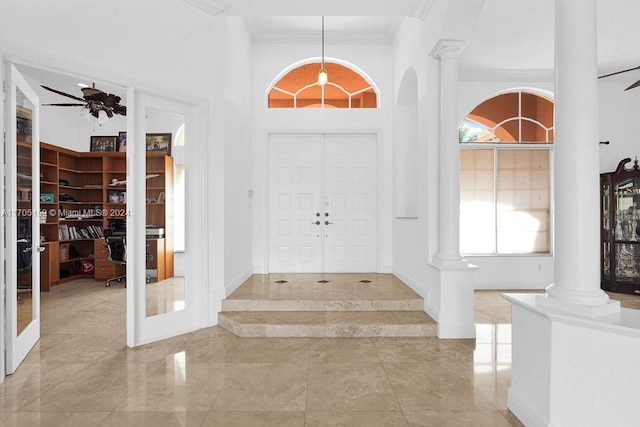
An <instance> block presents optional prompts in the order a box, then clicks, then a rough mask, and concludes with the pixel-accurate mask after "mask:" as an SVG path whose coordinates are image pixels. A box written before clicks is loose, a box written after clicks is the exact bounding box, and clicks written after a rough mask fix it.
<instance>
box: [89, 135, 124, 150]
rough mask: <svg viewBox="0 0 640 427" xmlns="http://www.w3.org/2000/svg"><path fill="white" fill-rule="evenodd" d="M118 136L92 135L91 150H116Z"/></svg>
mask: <svg viewBox="0 0 640 427" xmlns="http://www.w3.org/2000/svg"><path fill="white" fill-rule="evenodd" d="M117 141H118V137H117V136H92V137H91V148H90V151H116V145H117Z"/></svg>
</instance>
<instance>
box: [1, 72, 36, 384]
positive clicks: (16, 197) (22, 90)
mask: <svg viewBox="0 0 640 427" xmlns="http://www.w3.org/2000/svg"><path fill="white" fill-rule="evenodd" d="M7 71H8V72H7V78H8V83H9V84H8V87H9V88H10V89H9V94H8V96H7V102H8V104H7V105H6V107H5V108H6V110H7V112H8V113H9V114H8V123H7V126H6V128H7V130H8V135H7V144H8V150H7V156H6V157H5V168H6V169H7V170H8V171H9V173H8V176H9V179H8V182H7V191H6V193H5V197H6V201H5V210H6V212H7V215H6V216H5V218H6V221H5V230H6V232H7V239H6V247H5V251H6V253H7V258H8V261H7V295H6V298H7V301H6V306H7V318H6V319H7V324H6V326H7V329H6V335H7V349H6V361H5V362H6V373H7V374H11V373H13V372H14V371H15V370H16V369H17V367H18V365H20V363H21V362H22V361H23V360H24V358H25V357H26V355H27V353H28V352H29V351H30V350H31V348H32V347H33V346H34V345H35V343H36V342H37V341H38V339H39V338H40V255H39V252H40V251H41V250H42V249H43V248H42V247H41V246H40V227H39V217H40V214H39V213H40V174H39V170H40V166H39V164H40V154H39V153H40V143H39V132H38V114H39V108H38V107H39V100H38V97H37V95H36V94H35V92H34V91H33V90H32V89H31V88H30V87H29V85H28V84H27V82H26V81H25V80H24V78H23V77H22V76H21V75H20V73H19V72H18V70H17V69H16V68H15V66H13V65H9V66H8V70H7Z"/></svg>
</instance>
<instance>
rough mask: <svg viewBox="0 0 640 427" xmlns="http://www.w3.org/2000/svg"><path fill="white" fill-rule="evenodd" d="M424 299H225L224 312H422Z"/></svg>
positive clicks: (223, 303) (223, 302)
mask: <svg viewBox="0 0 640 427" xmlns="http://www.w3.org/2000/svg"><path fill="white" fill-rule="evenodd" d="M423 308H424V300H423V299H422V298H419V297H417V298H406V299H350V300H334V299H305V300H286V299H282V300H267V299H258V300H256V299H225V300H223V301H222V311H225V312H227V311H420V310H423Z"/></svg>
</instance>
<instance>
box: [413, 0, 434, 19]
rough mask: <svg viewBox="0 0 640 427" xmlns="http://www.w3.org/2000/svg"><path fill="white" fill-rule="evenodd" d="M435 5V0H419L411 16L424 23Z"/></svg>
mask: <svg viewBox="0 0 640 427" xmlns="http://www.w3.org/2000/svg"><path fill="white" fill-rule="evenodd" d="M433 3H435V0H417V1H416V4H415V6H414V7H413V11H412V12H411V15H410V16H411V17H412V18H417V19H420V20H422V21H424V20H426V19H427V16H428V15H429V11H430V10H431V6H433Z"/></svg>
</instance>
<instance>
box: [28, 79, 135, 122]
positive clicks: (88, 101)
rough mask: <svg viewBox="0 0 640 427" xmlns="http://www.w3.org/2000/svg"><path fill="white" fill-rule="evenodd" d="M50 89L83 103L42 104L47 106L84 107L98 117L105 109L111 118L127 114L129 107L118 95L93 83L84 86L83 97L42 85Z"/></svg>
mask: <svg viewBox="0 0 640 427" xmlns="http://www.w3.org/2000/svg"><path fill="white" fill-rule="evenodd" d="M41 86H42V87H43V88H45V89H46V90H48V91H51V92H53V93H57V94H58V95H63V96H66V97H68V98H71V99H75V100H76V101H80V102H81V103H61V104H42V105H47V106H54V107H84V108H87V109H88V110H89V113H90V114H91V115H92V116H93V117H96V118H98V117H99V115H100V111H104V112H105V113H106V115H107V117H109V118H111V117H113V115H114V114H120V115H122V116H126V115H127V107H126V106H124V105H120V99H121V98H120V97H119V96H117V95H113V94H111V93H106V92H103V91H101V90H100V89H96V84H95V83H94V84H93V87H83V88H82V89H81V90H82V98H80V97H79V96H75V95H70V94H68V93H64V92H62V91H59V90H57V89H53V88H50V87H48V86H45V85H41Z"/></svg>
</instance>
